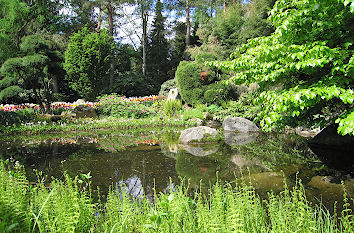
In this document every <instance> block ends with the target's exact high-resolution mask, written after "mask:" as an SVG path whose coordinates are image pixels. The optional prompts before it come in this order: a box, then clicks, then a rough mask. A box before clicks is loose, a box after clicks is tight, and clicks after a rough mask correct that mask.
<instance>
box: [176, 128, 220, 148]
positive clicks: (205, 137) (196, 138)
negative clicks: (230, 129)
mask: <svg viewBox="0 0 354 233" xmlns="http://www.w3.org/2000/svg"><path fill="white" fill-rule="evenodd" d="M217 135H218V131H217V130H216V129H213V128H210V127H207V126H197V127H193V128H188V129H185V130H183V131H182V132H181V136H180V137H179V142H180V143H181V144H188V143H198V142H208V141H216V140H217Z"/></svg>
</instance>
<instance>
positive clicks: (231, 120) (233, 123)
mask: <svg viewBox="0 0 354 233" xmlns="http://www.w3.org/2000/svg"><path fill="white" fill-rule="evenodd" d="M222 127H223V128H224V130H225V131H237V132H257V131H259V129H258V127H257V125H256V124H255V123H253V122H252V121H250V120H247V119H246V118H242V117H227V118H225V120H224V122H223V123H222Z"/></svg>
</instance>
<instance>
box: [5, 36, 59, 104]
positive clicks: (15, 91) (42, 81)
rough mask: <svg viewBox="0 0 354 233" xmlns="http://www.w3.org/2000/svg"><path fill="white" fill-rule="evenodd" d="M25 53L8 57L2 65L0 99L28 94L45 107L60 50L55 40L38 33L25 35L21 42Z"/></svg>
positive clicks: (49, 96) (57, 67)
mask: <svg viewBox="0 0 354 233" xmlns="http://www.w3.org/2000/svg"><path fill="white" fill-rule="evenodd" d="M20 51H21V54H24V56H20V57H15V58H9V59H7V60H6V61H5V62H4V64H3V65H2V66H1V69H0V71H1V73H2V75H3V76H4V77H3V78H2V79H1V80H0V101H1V100H6V99H8V98H11V97H14V96H15V97H17V96H19V95H21V96H22V97H25V98H26V97H28V96H25V95H26V94H29V95H30V97H31V95H32V97H34V98H35V100H36V101H37V103H38V104H39V105H40V106H41V108H42V109H43V110H44V105H43V102H45V103H46V104H47V106H50V105H49V102H50V100H51V94H52V91H53V83H52V81H53V79H54V78H53V77H55V76H56V75H58V69H60V63H61V54H60V52H59V51H58V50H57V48H56V47H55V44H54V43H53V42H52V41H50V40H48V39H46V38H44V37H43V36H41V35H31V36H26V37H24V38H23V39H22V43H21V44H20Z"/></svg>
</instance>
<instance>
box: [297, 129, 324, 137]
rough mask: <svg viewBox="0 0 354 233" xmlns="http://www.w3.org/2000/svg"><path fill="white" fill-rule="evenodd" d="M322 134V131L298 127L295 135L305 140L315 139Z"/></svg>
mask: <svg viewBox="0 0 354 233" xmlns="http://www.w3.org/2000/svg"><path fill="white" fill-rule="evenodd" d="M319 132H320V129H319V128H317V129H308V128H304V127H296V128H295V133H296V134H297V135H299V136H301V137H304V138H313V137H315V136H316V135H317V134H318V133H319Z"/></svg>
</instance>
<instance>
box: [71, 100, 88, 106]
mask: <svg viewBox="0 0 354 233" xmlns="http://www.w3.org/2000/svg"><path fill="white" fill-rule="evenodd" d="M85 103H86V101H85V100H84V99H78V100H76V101H75V102H74V103H73V105H82V104H85Z"/></svg>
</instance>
